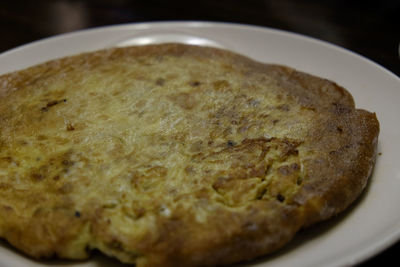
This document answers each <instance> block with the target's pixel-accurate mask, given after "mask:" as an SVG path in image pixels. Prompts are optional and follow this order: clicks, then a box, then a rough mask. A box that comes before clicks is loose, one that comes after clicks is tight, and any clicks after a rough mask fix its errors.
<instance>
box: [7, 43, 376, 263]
mask: <svg viewBox="0 0 400 267" xmlns="http://www.w3.org/2000/svg"><path fill="white" fill-rule="evenodd" d="M378 132H379V124H378V121H377V119H376V116H375V114H373V113H369V112H367V111H365V110H360V109H356V108H355V106H354V102H353V99H352V97H351V95H350V94H349V93H348V92H347V91H346V90H345V89H343V88H342V87H340V86H338V85H337V84H335V83H334V82H331V81H328V80H325V79H322V78H318V77H314V76H312V75H308V74H305V73H302V72H299V71H296V70H294V69H291V68H289V67H284V66H278V65H266V64H261V63H258V62H255V61H253V60H250V59H248V58H246V57H244V56H241V55H237V54H235V53H232V52H229V51H224V50H220V49H215V48H206V47H199V46H189V45H183V44H161V45H151V46H136V47H126V48H113V49H108V50H103V51H97V52H93V53H85V54H81V55H77V56H72V57H67V58H63V59H57V60H53V61H50V62H47V63H44V64H41V65H37V66H34V67H31V68H28V69H25V70H21V71H17V72H14V73H10V74H6V75H3V76H0V236H1V237H3V238H4V239H6V240H7V241H8V242H9V243H10V244H12V245H13V246H15V247H16V248H18V249H19V250H21V251H23V252H25V253H26V254H28V255H30V256H32V257H34V258H44V257H52V256H57V257H61V258H69V259H84V258H87V257H88V256H89V255H90V251H92V250H94V249H97V250H100V251H101V252H103V253H105V254H107V255H109V256H112V257H116V258H118V259H119V260H120V261H122V262H125V263H135V264H136V265H137V266H138V267H144V266H146V267H149V266H212V265H223V264H230V263H234V262H238V261H242V260H249V259H253V258H255V257H257V256H260V255H264V254H267V253H270V252H273V251H276V250H277V249H279V248H281V247H282V246H283V245H284V244H286V243H287V242H288V241H290V240H291V239H292V238H293V236H294V235H295V233H296V232H298V231H299V230H300V229H301V228H303V227H306V226H309V225H312V224H314V223H316V222H318V221H321V220H325V219H327V218H329V217H332V216H333V215H335V214H337V213H338V212H340V211H342V210H344V209H345V208H346V207H348V206H349V204H350V203H351V202H353V201H354V200H355V199H356V198H357V197H358V196H359V195H360V193H361V192H362V190H363V188H364V187H365V185H366V183H367V180H368V177H369V176H370V174H371V170H372V167H373V164H374V158H375V148H376V144H377V137H378Z"/></svg>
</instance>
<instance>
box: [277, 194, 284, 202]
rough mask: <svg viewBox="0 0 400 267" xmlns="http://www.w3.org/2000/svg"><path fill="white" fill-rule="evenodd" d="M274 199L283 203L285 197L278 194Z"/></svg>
mask: <svg viewBox="0 0 400 267" xmlns="http://www.w3.org/2000/svg"><path fill="white" fill-rule="evenodd" d="M276 199H277V200H279V201H280V202H283V201H285V197H284V196H282V195H281V194H278V195H277V196H276Z"/></svg>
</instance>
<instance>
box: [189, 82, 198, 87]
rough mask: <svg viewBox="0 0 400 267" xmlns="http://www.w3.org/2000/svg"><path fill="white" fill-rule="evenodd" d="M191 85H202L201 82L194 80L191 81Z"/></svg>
mask: <svg viewBox="0 0 400 267" xmlns="http://www.w3.org/2000/svg"><path fill="white" fill-rule="evenodd" d="M190 85H191V86H194V87H196V86H199V85H200V82H199V81H192V82H190Z"/></svg>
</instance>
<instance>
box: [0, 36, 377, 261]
mask: <svg viewBox="0 0 400 267" xmlns="http://www.w3.org/2000/svg"><path fill="white" fill-rule="evenodd" d="M161 55H171V56H176V57H182V56H191V57H195V58H214V59H218V60H221V61H222V62H224V63H225V64H226V65H227V66H230V67H231V68H235V70H236V71H240V72H242V73H243V74H244V76H245V77H248V78H249V79H252V77H254V74H258V75H261V77H262V76H263V75H267V76H272V77H273V78H274V79H276V80H277V81H278V83H279V84H280V85H281V87H282V88H284V90H286V92H287V93H288V94H291V95H292V96H294V97H296V98H297V101H298V102H299V103H302V105H304V107H306V108H309V109H316V110H318V109H322V110H324V112H328V113H327V114H329V113H330V114H331V116H327V117H326V118H321V119H320V120H319V121H317V122H315V123H316V124H315V127H314V130H313V131H311V132H310V133H309V135H308V137H307V140H306V141H305V145H306V146H307V147H308V148H309V149H312V150H314V151H317V153H316V156H315V157H314V158H313V159H310V160H308V161H306V162H304V168H305V169H306V170H307V175H308V179H307V180H306V181H304V183H303V184H302V186H301V188H300V190H299V191H298V192H297V193H296V195H295V196H294V197H293V198H292V199H291V203H283V204H282V203H275V202H265V203H260V202H257V204H255V205H253V206H252V207H251V210H250V211H248V212H246V213H243V214H242V215H240V214H238V215H237V216H238V217H237V218H236V217H235V218H232V214H228V213H227V214H224V213H221V214H220V215H219V216H218V217H216V218H215V220H213V221H211V223H210V224H209V225H207V228H212V227H216V229H217V228H219V229H220V228H221V224H223V223H230V224H231V225H230V226H229V229H231V230H232V231H235V232H236V233H237V234H236V235H235V239H234V240H232V239H231V240H227V239H226V235H224V233H218V232H217V231H207V230H206V229H205V228H204V226H198V225H196V224H195V223H194V222H191V218H189V217H185V214H182V215H181V216H182V218H183V220H182V221H181V222H171V221H159V222H158V223H159V225H160V228H159V229H157V230H158V231H167V229H170V230H172V231H174V234H171V233H169V232H168V233H167V232H166V233H164V234H163V235H164V236H165V240H164V241H163V242H162V243H160V244H157V246H156V247H155V244H153V243H151V242H149V243H146V242H145V241H144V242H143V243H142V244H141V245H140V246H141V248H140V249H141V250H142V251H144V252H146V253H147V254H146V253H144V255H147V257H145V258H138V259H137V262H136V263H137V264H138V265H139V266H157V265H159V264H162V265H164V266H177V265H180V266H199V265H216V264H229V263H234V262H237V261H241V260H246V259H252V258H254V257H257V256H260V255H263V254H266V253H270V252H272V251H275V250H277V249H278V248H280V247H282V246H283V245H284V244H286V243H287V242H288V241H289V240H290V239H292V237H293V236H294V235H295V233H296V232H297V231H298V230H299V229H301V228H303V227H307V226H310V225H312V224H314V223H316V222H319V221H322V220H325V219H328V218H330V217H332V216H333V215H335V214H337V213H339V212H341V211H343V210H344V209H345V208H347V207H348V206H349V205H350V204H351V203H352V202H353V201H354V200H355V199H356V198H357V197H358V196H359V195H360V193H361V192H362V190H363V189H364V188H365V186H366V183H367V181H368V177H369V176H370V175H371V172H372V169H373V166H374V161H375V155H376V147H377V140H378V134H379V123H378V121H377V118H376V115H375V114H373V113H370V112H368V111H365V110H361V109H356V108H355V105H354V101H353V98H352V96H351V95H350V93H349V92H347V91H346V90H345V89H344V88H342V87H340V86H338V85H337V84H335V83H334V82H331V81H328V80H326V79H322V78H319V77H315V76H313V75H310V74H306V73H303V72H300V71H296V70H294V69H292V68H289V67H285V66H279V65H271V64H263V63H258V62H255V61H253V60H251V59H249V58H247V57H244V56H241V55H238V54H235V53H232V52H229V51H225V50H220V49H216V48H204V47H196V46H188V45H182V44H161V45H150V46H143V47H127V48H116V49H109V50H104V51H97V52H93V53H85V54H81V55H77V56H72V57H67V58H63V59H57V60H53V61H49V62H47V63H43V64H40V65H37V66H34V67H30V68H28V69H25V70H21V71H17V72H14V73H10V74H5V75H2V76H0V86H1V87H0V98H8V97H11V95H12V93H13V91H14V90H16V88H18V90H24V88H26V87H27V86H29V85H30V84H32V83H34V82H35V79H40V77H42V75H45V76H51V75H53V74H54V73H57V72H62V71H63V70H64V69H65V68H71V67H77V68H79V67H80V66H81V65H85V68H95V67H96V65H98V64H103V63H107V61H110V60H118V59H119V58H126V57H132V58H135V57H138V56H141V57H143V56H145V57H157V56H161ZM32 77H34V78H32ZM35 77H36V78H35ZM259 82H260V83H262V79H261V80H260V81H259ZM26 94H27V96H28V95H29V92H26ZM1 115H3V114H0V119H1ZM338 125H340V126H338ZM0 130H1V129H0ZM338 136H340V138H338ZM266 209H272V210H274V211H275V212H276V213H278V214H279V216H276V217H268V216H265V215H266V214H265V212H264V211H265V210H266ZM0 216H1V217H3V218H7V219H6V220H9V221H8V224H11V225H26V226H28V225H29V227H32V229H31V230H32V231H31V232H30V233H31V236H27V237H21V232H20V231H19V230H15V231H14V230H13V228H12V227H9V228H8V229H6V230H7V231H5V230H3V231H2V236H3V237H5V238H6V239H7V240H8V241H9V242H10V243H11V244H13V245H14V246H16V247H18V248H19V249H21V250H23V251H24V252H26V253H27V254H29V255H31V256H33V257H35V258H41V257H50V256H52V255H53V254H57V255H58V256H60V257H66V258H85V257H87V256H88V255H87V254H83V255H78V256H76V255H69V254H68V253H64V252H63V250H64V249H66V248H65V247H63V245H62V244H61V243H62V242H63V241H65V240H68V239H74V238H76V235H79V234H80V233H82V231H83V232H85V230H82V229H84V228H85V227H87V226H86V224H82V223H81V221H78V220H77V219H76V218H73V217H72V218H68V217H66V216H65V214H57V213H55V214H52V215H51V216H48V217H46V218H47V219H49V221H40V220H38V221H29V222H27V221H21V218H18V217H16V216H13V215H11V213H10V211H9V210H8V209H7V208H5V207H3V208H1V209H0ZM3 220H4V219H3ZM43 220H44V219H43ZM54 222H57V223H56V224H55V226H54V229H55V231H56V232H57V231H58V232H59V237H55V240H51V241H48V240H45V241H44V242H43V243H42V246H38V244H39V243H40V242H39V241H43V240H41V236H40V231H39V230H38V229H39V228H40V227H39V225H40V224H50V225H51V224H54ZM182 224H184V227H182ZM246 224H248V225H250V226H251V225H253V224H257V226H258V230H257V231H249V230H246V229H243V225H246ZM67 226H68V227H67ZM37 227H38V228H37ZM66 227H67V228H66ZM191 227H193V228H191ZM66 229H67V230H66ZM163 229H164V230H163ZM203 230H206V232H202V231H203ZM61 232H63V233H61ZM189 232H190V233H193V232H195V234H196V235H199V236H201V235H203V234H204V235H205V236H204V237H202V238H197V239H196V240H195V241H193V242H192V240H190V239H186V236H185V234H187V233H189ZM28 239H30V241H29V240H28ZM210 240H214V241H213V243H210ZM26 241H29V242H26ZM69 244H70V245H71V244H72V245H73V243H69ZM183 245H184V246H185V247H184V248H183V247H182V246H183ZM183 250H184V253H182V251H183ZM111 254H113V253H111ZM113 256H117V257H118V258H119V259H121V260H123V261H128V262H129V256H126V255H124V254H123V252H122V254H121V255H115V254H114V255H113Z"/></svg>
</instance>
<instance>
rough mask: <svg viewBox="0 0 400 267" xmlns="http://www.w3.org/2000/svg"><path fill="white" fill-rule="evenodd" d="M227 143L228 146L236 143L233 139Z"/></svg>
mask: <svg viewBox="0 0 400 267" xmlns="http://www.w3.org/2000/svg"><path fill="white" fill-rule="evenodd" d="M227 145H228V146H235V145H236V143H235V142H233V141H232V140H229V141H228V143H227Z"/></svg>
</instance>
